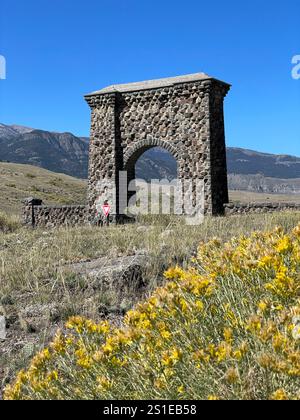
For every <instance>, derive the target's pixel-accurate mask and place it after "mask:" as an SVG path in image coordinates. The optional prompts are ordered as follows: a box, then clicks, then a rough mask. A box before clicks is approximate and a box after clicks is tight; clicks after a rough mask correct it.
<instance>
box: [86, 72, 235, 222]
mask: <svg viewBox="0 0 300 420" xmlns="http://www.w3.org/2000/svg"><path fill="white" fill-rule="evenodd" d="M228 90H229V85H228V84H225V83H223V82H219V81H217V80H215V79H212V78H208V79H205V80H195V81H192V82H188V83H178V84H175V85H171V86H164V87H159V88H155V89H145V90H137V91H127V92H126V91H125V92H124V91H122V92H119V91H115V92H111V91H109V92H107V91H105V92H104V93H102V92H101V91H100V92H99V93H97V92H96V93H94V94H91V95H88V96H86V100H87V102H88V104H89V105H90V107H91V110H92V116H91V141H90V167H89V192H88V206H89V211H90V214H91V215H92V214H93V213H95V211H96V206H97V203H100V205H101V203H103V202H104V201H105V200H108V201H109V202H110V203H111V204H112V207H113V209H114V211H115V212H116V213H117V214H118V213H119V212H121V213H122V211H120V210H122V209H119V208H118V205H117V204H116V203H117V202H118V197H119V193H120V191H119V190H118V188H119V183H118V177H119V171H127V173H128V178H129V179H128V181H130V180H131V179H134V178H135V170H134V168H135V163H136V161H137V159H138V158H139V157H140V156H141V155H142V154H143V153H144V152H145V151H146V150H148V149H150V148H152V147H155V146H160V147H163V148H164V149H166V150H168V151H169V152H170V153H171V154H172V155H173V156H174V157H175V159H176V160H177V164H178V178H179V179H180V180H193V182H194V183H195V182H196V181H197V180H203V181H204V184H205V191H204V194H205V213H206V214H222V213H223V211H224V208H223V205H224V203H226V202H227V201H228V192H227V170H226V150H225V137H224V117H223V100H224V97H225V96H226V94H227V92H228ZM114 187H115V195H114V193H113V190H114ZM122 188H125V186H124V185H123V187H122ZM194 191H195V189H193V193H192V194H195V192H194ZM193 198H194V197H193Z"/></svg>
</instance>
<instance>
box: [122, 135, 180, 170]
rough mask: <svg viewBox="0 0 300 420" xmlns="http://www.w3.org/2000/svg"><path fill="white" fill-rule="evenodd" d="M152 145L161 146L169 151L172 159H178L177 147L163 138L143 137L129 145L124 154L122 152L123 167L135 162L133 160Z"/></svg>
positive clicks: (125, 167) (126, 167)
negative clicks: (143, 138)
mask: <svg viewBox="0 0 300 420" xmlns="http://www.w3.org/2000/svg"><path fill="white" fill-rule="evenodd" d="M153 147H161V148H162V149H165V150H166V151H167V152H169V153H170V154H171V155H172V156H173V157H174V159H175V160H176V161H177V164H178V160H179V156H180V151H179V150H178V148H177V147H175V146H173V145H172V144H171V143H169V142H167V141H163V140H158V139H152V138H151V139H145V140H140V141H137V142H135V143H134V144H133V145H132V146H130V147H129V148H128V149H127V150H126V152H125V154H124V169H125V170H126V169H128V166H129V165H130V164H135V162H136V161H137V160H138V159H139V157H140V156H141V155H142V154H143V153H144V152H146V151H147V150H149V149H151V148H153Z"/></svg>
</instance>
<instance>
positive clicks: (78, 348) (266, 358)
mask: <svg viewBox="0 0 300 420" xmlns="http://www.w3.org/2000/svg"><path fill="white" fill-rule="evenodd" d="M235 222H236V223H237V220H235ZM187 233H188V232H187ZM299 255H300V223H299V224H298V225H297V226H295V227H294V228H293V229H288V231H285V229H284V228H281V227H276V228H272V229H271V230H268V231H264V232H252V233H251V234H247V235H242V236H240V237H239V238H232V239H231V240H229V241H227V242H226V243H225V244H224V243H223V241H221V240H217V239H213V240H211V241H210V242H208V243H202V244H201V245H200V246H199V248H198V252H197V254H196V255H195V257H193V259H191V260H190V261H189V263H188V265H187V267H186V268H181V267H179V266H176V267H171V268H170V269H169V270H168V271H167V272H166V273H165V279H166V283H165V285H164V286H162V287H160V288H158V289H156V290H155V291H154V292H153V293H152V295H151V297H150V298H149V299H147V300H146V301H144V302H141V303H139V304H138V305H137V306H136V307H135V308H134V309H133V310H130V311H129V312H128V313H127V314H126V316H125V319H124V323H123V325H121V326H120V327H115V326H114V325H113V324H112V323H109V322H107V321H102V322H100V323H95V322H94V321H93V320H89V319H86V318H83V317H79V316H76V317H72V318H70V319H69V321H68V322H67V324H66V330H65V331H64V332H58V333H57V335H56V337H55V339H54V340H53V341H52V343H51V344H50V345H49V346H48V347H47V348H46V349H44V350H43V351H41V352H40V353H39V354H37V355H36V356H35V358H34V359H33V360H32V362H31V364H30V367H29V369H28V370H27V371H26V372H21V373H20V374H19V375H18V378H17V380H16V382H15V383H14V385H13V386H12V387H9V388H7V390H6V392H5V398H6V399H26V400H28V399H42V400H44V399H48V400H53V399H64V400H74V399H81V400H82V399H83V400H87V399H91V400H95V399H99V400H120V399H125V400H132V399H146V400H165V399H169V400H194V399H196V400H300V391H299V389H300V388H299V385H300V382H299V376H300V346H299V340H300V304H299V293H300V284H299V273H300V267H299Z"/></svg>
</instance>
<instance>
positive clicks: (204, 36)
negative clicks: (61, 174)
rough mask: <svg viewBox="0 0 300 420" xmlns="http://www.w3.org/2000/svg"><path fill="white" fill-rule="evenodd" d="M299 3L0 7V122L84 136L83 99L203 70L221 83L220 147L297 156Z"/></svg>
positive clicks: (47, 0)
mask: <svg viewBox="0 0 300 420" xmlns="http://www.w3.org/2000/svg"><path fill="white" fill-rule="evenodd" d="M299 16H300V2H299V0H287V1H285V2H282V1H274V0H273V1H270V0H265V1H261V0H260V1H258V0H252V1H251V2H250V1H249V2H241V1H232V0H227V1H221V0H217V1H213V2H207V1H199V0H185V1H178V0H160V1H157V0H151V1H148V0H115V1H110V0H107V1H105V2H104V1H100V0H85V1H83V0H80V1H79V0H72V1H71V0H26V1H24V0H1V6H0V55H4V56H5V57H6V61H7V79H6V80H0V122H3V123H6V124H12V123H16V124H22V125H27V126H31V127H36V128H42V129H47V130H53V131H70V132H73V133H74V134H77V135H88V133H89V123H90V114H89V108H88V106H87V104H86V103H85V102H84V100H83V95H84V94H85V93H89V92H90V91H93V90H97V89H100V88H102V87H104V86H106V85H109V84H113V83H124V82H125V83H126V82H132V81H139V80H145V79H153V78H160V77H168V76H176V75H180V74H187V73H194V72H199V71H204V72H206V73H208V74H210V75H212V76H214V77H216V78H219V79H222V80H224V81H226V82H229V83H231V84H232V85H233V86H232V90H231V92H230V93H229V95H228V96H227V98H226V103H225V112H226V115H225V118H226V134H227V144H228V145H229V146H240V147H247V148H251V149H256V150H261V151H267V152H274V153H290V154H295V155H299V156H300V118H299V114H300V80H294V79H292V77H291V70H292V64H291V60H292V57H293V56H294V55H296V54H300V34H299V32H300V30H299Z"/></svg>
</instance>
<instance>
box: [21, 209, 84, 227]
mask: <svg viewBox="0 0 300 420" xmlns="http://www.w3.org/2000/svg"><path fill="white" fill-rule="evenodd" d="M33 211H34V213H32V206H31V205H25V207H24V208H23V223H24V225H26V226H28V227H31V226H34V227H45V228H54V227H59V226H75V225H81V224H84V223H86V222H87V207H86V206H43V205H41V206H33Z"/></svg>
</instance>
